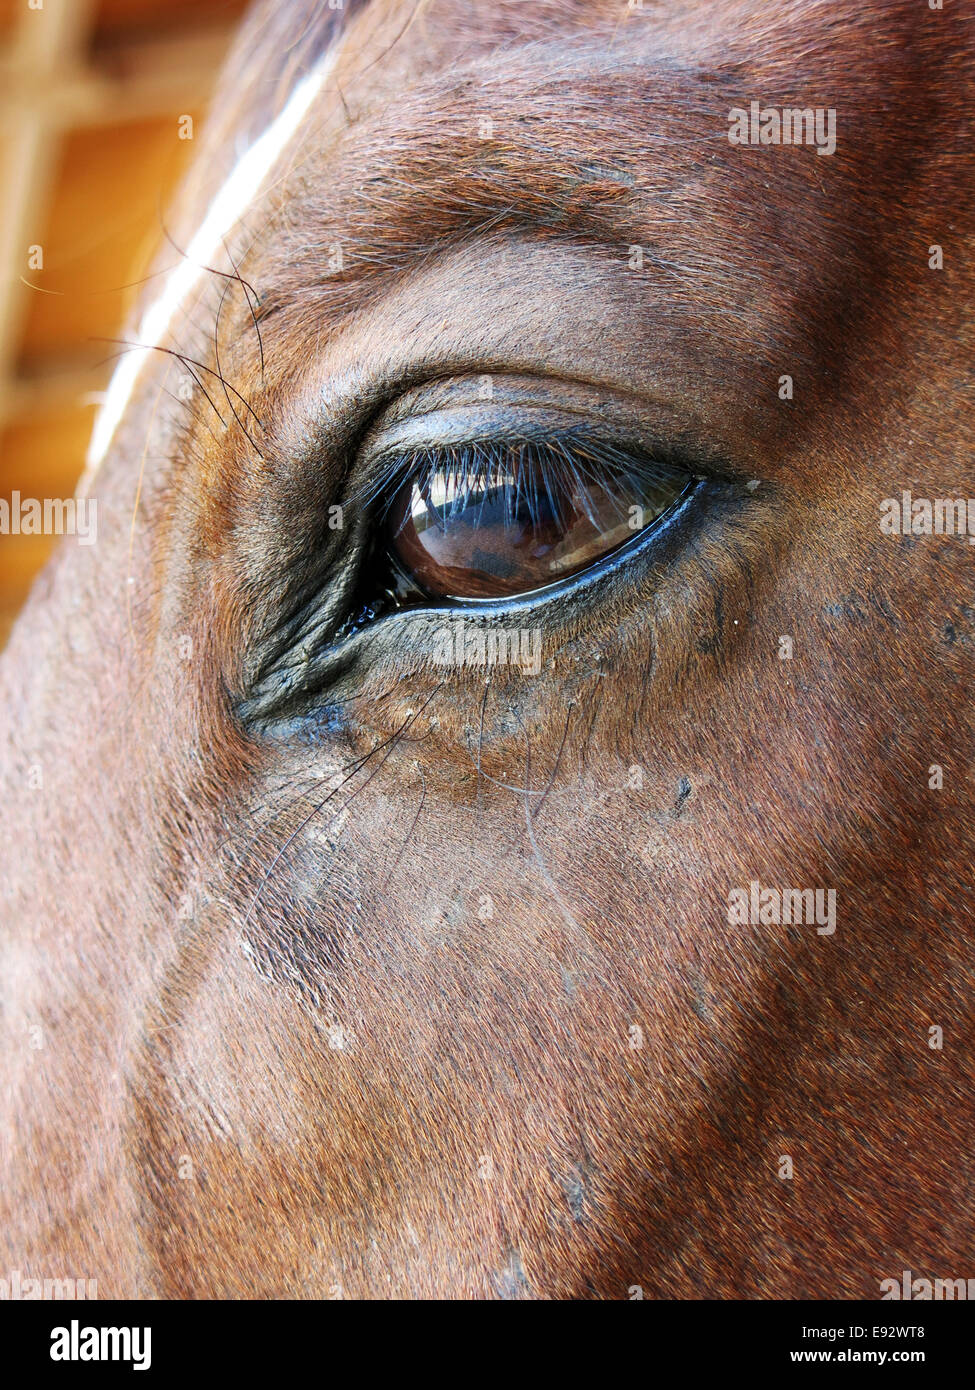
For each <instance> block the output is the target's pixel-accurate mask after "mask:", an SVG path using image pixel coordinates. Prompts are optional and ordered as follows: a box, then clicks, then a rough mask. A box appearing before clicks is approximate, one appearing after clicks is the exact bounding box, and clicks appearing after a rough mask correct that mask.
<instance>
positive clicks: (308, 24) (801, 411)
mask: <svg viewBox="0 0 975 1390" xmlns="http://www.w3.org/2000/svg"><path fill="white" fill-rule="evenodd" d="M973 76H975V36H973V35H972V33H971V32H970V29H968V28H966V26H965V23H964V16H963V15H962V13H961V8H960V7H957V6H952V5H950V4H948V5H945V6H944V7H942V6H941V5H940V4H933V5H931V4H928V5H925V4H919V3H916V0H884V2H883V3H881V2H880V0H867V3H864V4H862V5H857V6H848V5H845V4H842V3H840V0H785V3H783V4H781V5H778V6H775V7H772V8H770V7H768V6H764V5H760V4H758V3H756V0H722V3H721V4H720V5H714V4H709V3H706V2H705V0H686V3H681V4H679V5H661V4H658V3H655V0H642V3H641V0H630V3H628V4H627V3H624V0H590V2H589V3H585V4H583V3H579V0H574V2H573V3H568V4H564V3H561V4H557V5H556V4H551V3H548V0H538V3H535V4H532V5H522V4H514V3H510V0H490V3H488V0H464V3H463V4H460V3H456V0H417V3H412V0H346V3H345V5H344V6H342V5H341V4H336V5H334V6H333V4H332V3H331V0H330V3H329V4H327V5H326V4H324V3H321V2H320V0H293V3H289V4H288V5H277V4H274V3H271V2H270V0H259V3H258V4H257V5H256V7H255V8H254V9H253V10H252V11H251V12H250V14H249V16H248V18H247V19H246V20H245V22H244V24H243V27H242V29H241V31H240V34H239V36H238V38H237V40H236V42H235V46H234V48H233V51H232V54H231V56H230V58H229V60H228V63H227V67H226V69H225V71H224V73H223V75H222V77H221V79H220V82H219V86H218V89H217V94H216V96H215V99H214V103H213V106H212V109H211V112H210V116H209V118H208V123H207V127H206V130H205V131H204V133H203V135H202V137H201V139H200V142H199V143H200V149H199V152H198V154H197V158H196V160H195V163H194V165H193V169H192V172H191V174H190V175H189V177H188V179H187V182H186V184H185V186H184V188H183V189H182V192H181V194H180V196H179V198H178V199H177V202H176V205H175V207H174V208H173V210H172V211H171V212H170V213H168V214H167V215H166V218H165V219H164V228H163V232H164V235H161V238H160V241H161V245H160V251H159V259H158V261H157V264H156V269H155V272H154V274H153V276H152V277H151V278H150V280H149V282H148V283H147V285H146V287H145V289H144V292H143V298H142V299H141V301H140V305H139V307H138V309H137V312H136V315H135V319H134V321H133V324H132V327H131V329H130V331H128V332H127V333H126V335H125V337H124V339H123V340H122V341H121V342H120V344H119V345H118V351H119V354H120V355H119V358H118V362H117V365H116V367H115V373H114V376H113V378H112V381H111V384H110V386H109V388H108V391H107V394H106V398H105V401H104V404H103V406H102V409H101V413H100V415H99V417H98V420H97V422H96V425H95V429H94V433H93V437H92V449H91V454H90V459H89V467H88V469H87V471H86V474H85V478H84V479H83V481H82V484H81V487H80V492H79V496H80V497H86V498H88V499H89V500H90V501H91V502H93V503H94V502H97V508H98V510H97V522H98V527H97V543H95V544H88V545H84V546H82V545H78V544H75V543H74V541H73V540H72V539H71V538H70V537H66V538H64V540H63V541H62V542H61V543H60V544H59V547H58V548H57V550H56V553H55V555H54V557H53V559H52V561H51V563H50V564H49V566H48V567H47V569H46V570H45V571H44V572H43V574H42V576H41V577H40V579H39V581H38V582H37V584H36V585H35V588H34V590H33V593H32V595H31V598H30V600H29V602H28V605H27V607H26V609H25V611H24V612H23V614H22V615H21V617H20V618H19V621H18V623H17V625H16V627H15V630H14V632H13V635H12V637H11V640H10V643H9V646H8V648H7V649H6V651H5V653H4V655H3V658H2V664H0V700H2V708H3V711H4V719H3V741H2V755H0V756H2V775H3V785H4V788H5V790H4V796H3V798H2V802H0V843H2V845H3V847H4V848H3V879H2V897H0V901H2V909H3V922H4V926H3V932H2V979H3V982H4V984H3V991H4V1007H3V1027H4V1035H5V1036H4V1058H5V1068H4V1070H5V1084H4V1091H3V1095H4V1099H3V1125H2V1131H3V1154H2V1172H3V1181H2V1184H0V1194H2V1196H0V1201H2V1206H3V1213H2V1220H0V1242H2V1247H3V1258H4V1259H5V1260H6V1263H7V1266H8V1268H10V1269H17V1270H18V1271H21V1272H22V1273H23V1275H24V1276H25V1277H26V1276H28V1275H29V1276H32V1277H38V1278H63V1277H75V1278H87V1279H90V1280H95V1281H97V1288H98V1291H99V1294H100V1296H102V1297H112V1298H114V1297H130V1298H156V1297H162V1298H172V1299H188V1298H278V1297H287V1298H295V1297H298V1298H300V1297H307V1298H338V1297H343V1298H357V1299H358V1298H361V1299H369V1298H397V1299H399V1298H406V1299H412V1298H451V1299H481V1298H484V1299H495V1298H498V1299H545V1298H552V1299H575V1298H586V1299H589V1298H592V1299H633V1298H647V1299H651V1298H653V1299H694V1298H720V1299H734V1298H749V1299H794V1298H803V1299H805V1298H824V1297H825V1298H841V1299H854V1298H879V1297H882V1296H889V1292H888V1290H887V1289H886V1287H885V1285H886V1281H888V1280H894V1281H897V1284H896V1286H897V1287H899V1281H900V1279H901V1274H902V1271H904V1270H908V1271H914V1272H915V1273H917V1274H919V1275H923V1276H925V1277H929V1278H931V1277H940V1276H964V1275H965V1274H966V1272H967V1273H971V1270H970V1268H968V1267H967V1266H966V1264H965V1261H966V1259H968V1257H969V1256H970V1252H971V1211H972V1186H973V1181H975V1174H973V1169H972V1158H971V1147H970V1142H969V1141H970V1134H971V1129H972V1122H973V1119H975V1112H973V1100H972V1097H973V1095H975V1084H973V1083H975V1069H973V1056H975V1054H973V1049H972V1024H973V1017H972V1002H971V1001H972V982H973V960H975V957H973V949H972V946H973V942H972V936H973V933H972V903H971V884H970V882H969V875H968V872H967V866H968V864H969V863H970V860H971V855H972V850H973V845H975V838H973V837H975V829H973V827H975V819H973V817H972V814H971V813H972V772H971V763H970V751H969V750H970V748H971V737H972V720H971V707H970V703H969V700H968V698H967V696H968V692H969V690H970V688H971V678H972V673H973V653H975V608H973V606H972V600H971V576H972V561H973V552H972V551H971V549H970V548H969V544H968V541H969V537H968V534H967V530H966V516H967V513H966V509H965V501H966V499H967V498H968V496H969V494H970V493H971V492H972V490H973V488H972V481H973V480H972V471H973V470H972V441H973V436H975V431H973V426H975V417H973V409H972V400H973V397H972V378H971V371H970V367H969V363H970V361H971V354H972V347H973V336H975V335H973V312H972V305H973V294H972V291H973V276H975V267H973V249H975V236H973V231H975V228H973V217H975V200H973V199H972V196H971V195H972V190H973V156H972V148H973V129H972V127H973V122H975V111H973V108H972V103H971V100H970V91H971V84H972V80H973ZM972 506H975V503H971V502H969V503H968V507H969V508H971V507H972ZM972 515H973V517H975V513H972ZM939 521H940V524H938V523H939Z"/></svg>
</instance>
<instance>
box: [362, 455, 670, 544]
mask: <svg viewBox="0 0 975 1390" xmlns="http://www.w3.org/2000/svg"><path fill="white" fill-rule="evenodd" d="M680 475H684V476H686V478H687V481H688V483H690V482H691V480H692V475H691V474H690V473H689V472H687V470H685V469H683V468H679V467H677V466H676V465H671V464H665V463H662V462H661V461H660V460H659V459H645V458H639V457H637V456H636V455H634V454H631V453H629V452H627V451H624V450H622V449H619V448H617V447H616V446H614V445H612V444H609V443H607V442H605V441H599V440H594V439H592V438H589V437H583V436H581V434H580V433H579V432H564V433H562V434H560V435H557V436H552V437H550V438H548V439H542V440H531V439H526V438H512V439H508V440H498V439H480V440H470V441H468V442H466V443H462V444H457V445H446V446H440V447H430V448H424V449H417V450H412V451H410V452H408V453H401V454H395V455H388V456H386V458H385V459H380V460H379V466H378V468H377V470H376V473H375V476H374V477H373V478H372V479H371V480H370V481H368V482H367V483H366V484H365V485H364V486H363V488H362V489H361V490H360V491H359V492H358V493H357V495H355V496H354V497H353V498H352V501H353V503H354V504H355V505H358V506H362V507H364V508H367V509H372V508H375V507H376V506H377V504H378V511H377V512H376V513H375V516H376V520H377V521H378V522H380V523H385V522H386V521H387V520H388V518H389V514H390V511H391V509H392V507H393V504H394V502H395V500H396V498H397V497H398V496H399V495H400V492H401V491H402V489H403V488H404V487H405V486H406V485H407V484H410V483H412V484H413V485H414V486H415V487H416V488H417V489H418V491H420V492H421V493H422V494H424V495H431V496H432V495H433V493H434V490H435V485H436V484H439V485H440V488H439V489H438V490H443V491H444V493H445V501H444V503H443V505H442V507H441V516H442V519H443V521H444V522H446V521H449V520H450V519H452V518H453V517H455V516H456V515H458V514H459V513H460V512H462V511H463V510H465V509H466V508H467V507H468V506H469V505H470V504H471V502H472V500H473V499H474V498H475V497H482V496H483V495H484V494H486V493H487V492H489V491H492V492H497V493H498V494H500V496H501V498H502V501H503V512H504V516H505V518H506V525H512V526H513V525H514V523H515V518H516V517H517V518H518V522H519V524H524V522H525V521H526V520H527V521H528V522H529V523H531V524H535V523H537V522H538V521H540V520H542V519H543V518H544V517H545V516H554V517H556V518H557V519H559V520H561V519H562V518H561V516H560V512H559V502H558V499H559V498H560V497H564V496H565V495H567V494H568V493H571V492H573V491H575V492H576V495H577V496H579V497H580V498H581V500H582V504H583V507H584V508H585V509H586V510H587V514H588V515H589V516H590V519H592V520H595V517H594V514H593V512H592V511H591V510H589V508H588V506H587V502H588V498H589V488H591V487H593V486H595V487H597V488H601V489H605V488H610V487H612V488H616V489H619V490H621V491H628V492H630V493H631V494H632V498H633V501H634V502H638V501H639V500H640V499H641V497H643V496H644V495H645V494H646V492H647V491H648V490H649V489H652V487H653V485H654V484H658V483H663V482H673V481H674V479H675V477H676V476H680ZM513 478H514V479H516V480H517V481H515V482H513V481H512V479H513ZM522 479H524V480H525V486H524V487H523V486H522ZM447 497H449V499H450V500H449V502H448V501H447V500H446V498H447ZM620 515H621V517H623V516H624V515H625V512H624V511H623V510H622V509H621V512H620Z"/></svg>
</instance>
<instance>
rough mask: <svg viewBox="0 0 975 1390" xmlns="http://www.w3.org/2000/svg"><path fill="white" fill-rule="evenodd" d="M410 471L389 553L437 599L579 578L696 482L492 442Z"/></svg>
mask: <svg viewBox="0 0 975 1390" xmlns="http://www.w3.org/2000/svg"><path fill="white" fill-rule="evenodd" d="M405 463H406V467H405V468H404V471H403V474H402V476H404V477H407V478H408V479H409V481H407V482H405V483H404V484H403V486H402V487H401V488H400V490H399V493H398V495H397V496H396V497H395V499H394V500H393V503H392V506H391V508H390V532H389V534H390V548H391V551H392V553H393V555H394V556H395V558H396V559H397V560H398V561H399V563H400V564H401V565H402V566H403V567H405V569H406V570H407V571H408V572H409V574H410V576H411V577H412V578H413V579H414V580H415V581H416V582H417V583H418V584H419V585H420V586H421V587H422V588H423V589H424V590H425V591H426V592H427V593H428V594H429V595H431V596H434V597H450V598H482V599H490V598H504V597H512V596H514V595H516V594H524V593H530V592H532V591H533V590H535V589H540V588H544V587H545V586H547V585H549V584H554V583H557V582H558V581H560V580H562V579H566V578H568V577H569V576H570V575H573V574H578V573H579V572H580V571H581V570H584V569H586V568H587V567H588V566H590V565H592V564H593V563H594V562H595V561H596V560H599V559H601V558H602V557H603V556H605V555H609V554H611V553H612V551H614V550H617V549H619V547H620V546H622V545H624V544H625V543H626V542H627V541H629V540H632V538H633V537H634V535H636V534H638V533H639V532H640V531H642V530H645V529H646V528H647V527H648V526H650V525H652V524H653V523H654V522H655V521H657V520H658V519H659V518H660V517H661V516H662V515H663V513H664V512H667V511H669V510H670V508H671V507H672V506H673V505H674V504H675V503H676V502H677V501H678V500H679V499H680V498H681V497H682V496H683V495H684V494H685V493H686V492H687V490H688V488H689V486H690V484H691V481H692V480H691V478H690V476H689V475H688V474H687V473H685V472H682V471H681V470H679V469H676V468H674V467H671V466H670V465H666V464H662V463H660V462H659V461H656V460H653V461H642V462H641V461H639V460H637V459H634V458H632V457H630V456H629V455H626V454H622V453H620V452H619V451H618V450H616V449H614V448H611V447H610V448H607V447H597V446H595V445H593V444H592V443H586V444H580V442H579V441H578V440H571V441H569V440H562V441H553V442H549V443H545V444H537V443H527V442H515V443H503V442H495V441H491V442H484V443H476V444H469V445H465V446H462V447H459V448H448V449H437V450H425V451H422V452H420V453H417V454H414V455H413V456H411V458H410V459H409V460H408V461H405Z"/></svg>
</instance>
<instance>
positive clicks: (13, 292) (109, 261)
mask: <svg viewBox="0 0 975 1390" xmlns="http://www.w3.org/2000/svg"><path fill="white" fill-rule="evenodd" d="M282 3H287V0H282ZM33 4H34V5H35V6H36V5H38V4H40V6H41V7H40V8H39V9H36V8H31V0H0V180H2V182H0V497H6V498H8V499H9V497H10V494H11V492H12V491H14V490H18V491H19V492H20V493H21V495H22V496H23V497H37V498H44V497H70V496H71V495H72V492H73V491H74V487H75V484H76V482H77V479H78V477H79V475H80V473H81V470H82V467H83V464H84V456H85V450H86V448H87V444H88V436H89V434H90V432H91V427H92V423H93V420H94V415H95V409H96V407H97V404H98V400H99V398H100V393H101V392H102V391H103V390H104V388H105V385H106V383H107V380H108V377H109V375H110V373H111V368H112V363H111V362H110V361H108V360H107V359H108V358H109V356H110V354H112V353H113V352H115V351H117V349H116V348H114V347H113V346H111V345H110V344H106V343H104V342H99V341H97V340H98V339H99V338H112V337H118V336H119V335H120V332H121V330H122V327H123V321H124V320H125V318H126V315H127V312H128V310H129V308H130V307H131V304H132V299H133V297H134V295H135V293H136V291H135V289H134V288H133V287H132V282H133V281H136V280H138V279H139V278H140V276H143V275H144V274H145V273H146V267H147V263H148V261H149V259H150V258H151V255H152V252H153V250H154V249H155V246H156V243H157V241H158V239H159V237H160V214H161V210H162V209H164V208H165V206H166V203H167V200H168V198H169V195H170V194H171V192H172V190H173V187H174V184H175V183H176V181H177V180H178V179H179V177H180V176H181V174H182V173H183V171H184V169H185V168H186V165H187V163H188V161H189V160H190V159H192V156H193V151H194V142H193V140H185V139H180V136H179V132H180V118H181V117H183V116H187V115H189V116H192V117H193V121H194V130H195V129H196V127H197V126H198V123H199V120H200V118H201V117H202V115H203V114H204V112H205V109H206V103H207V99H208V97H209V94H210V89H211V85H212V83H213V79H214V77H215V75H216V72H217V70H218V68H219V65H220V63H221V61H222V59H223V56H224V54H225V52H226V49H227V46H228V44H229V42H230V40H231V38H232V36H233V33H234V30H235V28H236V26H237V23H238V21H239V19H240V16H241V14H242V13H243V11H244V9H245V8H246V4H247V0H33ZM184 129H185V126H184ZM33 246H40V247H41V248H42V250H43V269H40V270H34V269H31V268H30V266H29V254H30V248H31V247H33ZM53 544H54V538H52V537H47V536H10V535H0V645H2V644H3V643H4V642H5V641H6V638H7V635H8V633H9V630H10V626H11V623H12V622H13V619H14V618H15V616H16V614H17V611H18V609H19V608H20V606H21V604H22V603H23V601H24V599H25V598H26V596H27V592H28V589H29V588H30V585H31V582H32V580H33V578H34V576H35V574H36V573H37V571H38V569H39V568H40V566H41V565H43V563H44V561H45V559H46V558H47V555H48V554H49V552H50V549H51V546H52V545H53Z"/></svg>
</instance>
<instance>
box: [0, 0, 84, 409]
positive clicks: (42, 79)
mask: <svg viewBox="0 0 975 1390" xmlns="http://www.w3.org/2000/svg"><path fill="white" fill-rule="evenodd" d="M90 9H91V6H90V0H47V3H46V4H45V5H44V8H43V9H40V10H32V9H29V8H28V7H27V6H26V5H25V6H24V8H23V9H22V10H21V13H20V19H19V22H18V24H17V28H16V31H15V36H14V41H13V44H12V45H11V62H12V63H13V65H14V68H15V70H16V71H18V72H21V73H24V74H29V79H28V80H29V84H30V86H31V88H32V94H31V98H30V100H25V99H24V96H25V94H24V93H21V98H20V100H19V101H15V102H14V103H13V104H12V105H11V107H10V109H9V110H8V109H6V107H5V108H4V112H3V117H4V125H5V128H6V140H5V142H4V161H3V187H4V190H5V196H4V202H3V204H2V206H0V415H2V413H3V410H4V404H3V400H4V395H5V393H6V383H7V382H8V380H9V377H10V374H11V371H12V370H13V367H14V365H15V362H16V354H17V344H18V343H19V341H20V330H21V327H22V324H23V318H24V305H25V297H26V295H27V293H28V290H27V287H26V286H25V285H24V284H23V282H22V281H21V278H20V277H21V275H22V274H25V273H26V272H27V269H28V266H27V256H28V247H29V246H32V245H35V244H38V241H39V238H40V235H41V229H42V227H43V225H44V217H45V213H46V210H47V202H48V194H49V191H50V187H51V183H52V180H53V177H54V172H55V169H56V166H57V156H58V135H57V131H56V129H52V127H51V125H50V123H49V122H48V120H47V119H46V107H47V102H48V100H49V99H50V97H51V93H52V92H53V91H54V90H55V87H56V82H55V74H56V73H57V72H58V71H59V70H60V69H62V68H63V67H64V66H65V65H66V64H70V63H72V62H74V61H75V60H76V58H77V55H79V54H80V53H81V52H82V51H83V48H84V44H85V42H86V40H87V37H88V23H89V18H90ZM2 81H3V74H0V82H2Z"/></svg>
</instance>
